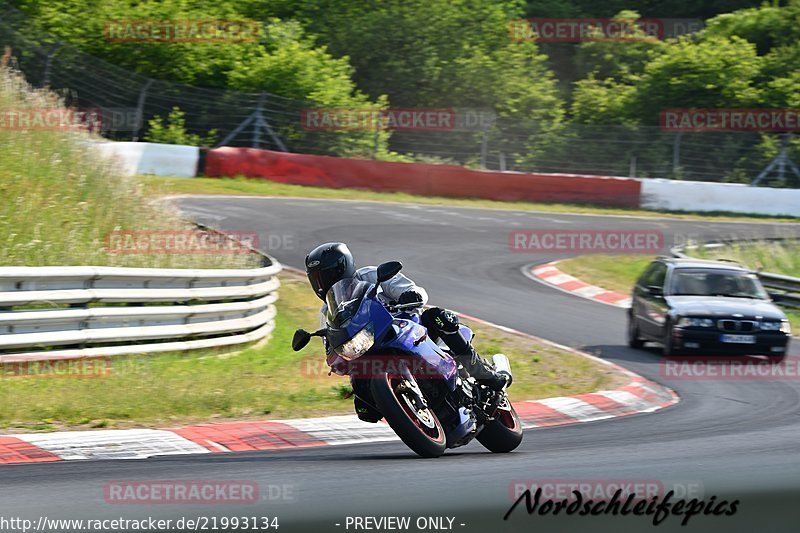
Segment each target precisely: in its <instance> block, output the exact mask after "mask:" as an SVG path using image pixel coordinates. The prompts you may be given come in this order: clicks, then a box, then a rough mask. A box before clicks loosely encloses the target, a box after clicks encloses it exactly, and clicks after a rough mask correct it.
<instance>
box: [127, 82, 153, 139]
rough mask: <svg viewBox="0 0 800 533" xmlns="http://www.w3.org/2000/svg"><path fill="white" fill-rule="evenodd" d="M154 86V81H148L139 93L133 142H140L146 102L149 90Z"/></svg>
mask: <svg viewBox="0 0 800 533" xmlns="http://www.w3.org/2000/svg"><path fill="white" fill-rule="evenodd" d="M152 84H153V80H147V81H146V82H145V84H144V85H142V90H141V91H139V101H138V102H136V118H135V125H134V129H133V136H132V138H131V140H132V141H134V142H135V141H138V140H139V132H140V131H141V129H142V122H143V120H144V101H145V99H146V98H147V90H148V89H149V88H150V86H151V85H152Z"/></svg>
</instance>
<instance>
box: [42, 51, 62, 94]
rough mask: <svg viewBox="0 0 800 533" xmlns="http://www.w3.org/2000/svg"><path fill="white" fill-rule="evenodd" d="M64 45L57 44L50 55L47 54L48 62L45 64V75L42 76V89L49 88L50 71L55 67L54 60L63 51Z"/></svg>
mask: <svg viewBox="0 0 800 533" xmlns="http://www.w3.org/2000/svg"><path fill="white" fill-rule="evenodd" d="M62 46H64V45H63V44H56V45H54V46H53V48H51V50H50V53H49V54H47V61H45V63H44V74H43V75H42V87H47V85H48V84H49V83H50V69H51V67H52V66H53V58H54V57H55V55H56V54H57V53H58V51H59V50H61V47H62Z"/></svg>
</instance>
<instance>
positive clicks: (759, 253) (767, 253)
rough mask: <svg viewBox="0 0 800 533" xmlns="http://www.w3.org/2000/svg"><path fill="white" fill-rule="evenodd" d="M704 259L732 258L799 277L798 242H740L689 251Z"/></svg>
mask: <svg viewBox="0 0 800 533" xmlns="http://www.w3.org/2000/svg"><path fill="white" fill-rule="evenodd" d="M690 252H691V254H692V255H693V256H696V257H701V258H704V259H720V258H722V259H732V260H734V261H738V262H740V263H742V264H744V265H747V266H748V267H749V268H752V269H754V270H763V271H764V272H771V273H773V274H783V275H784V276H793V277H800V242H796V241H795V242H792V241H787V242H783V243H781V242H771V243H758V244H750V245H747V244H740V245H733V246H725V247H722V248H710V249H706V248H699V249H697V250H691V251H690Z"/></svg>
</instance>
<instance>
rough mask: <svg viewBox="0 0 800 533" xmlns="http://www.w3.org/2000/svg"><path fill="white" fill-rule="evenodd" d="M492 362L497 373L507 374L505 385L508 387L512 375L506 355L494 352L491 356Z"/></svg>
mask: <svg viewBox="0 0 800 533" xmlns="http://www.w3.org/2000/svg"><path fill="white" fill-rule="evenodd" d="M492 363H493V364H494V368H495V370H496V371H497V373H498V374H506V375H507V376H508V385H506V387H510V386H511V382H512V381H513V379H514V376H513V374H512V373H511V363H510V362H509V360H508V357H506V355H505V354H502V353H496V354H494V355H493V356H492Z"/></svg>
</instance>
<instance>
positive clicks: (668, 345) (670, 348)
mask: <svg viewBox="0 0 800 533" xmlns="http://www.w3.org/2000/svg"><path fill="white" fill-rule="evenodd" d="M662 344H663V345H664V347H663V348H662V349H661V353H662V354H664V357H670V356H671V355H675V344H674V343H673V341H672V324H670V323H669V322H667V323H666V324H664V340H663V342H662Z"/></svg>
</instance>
